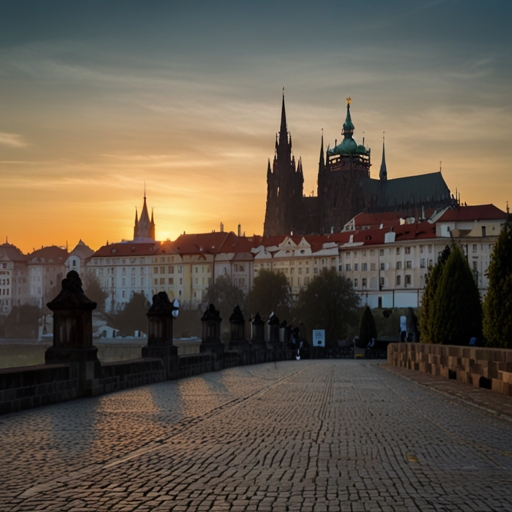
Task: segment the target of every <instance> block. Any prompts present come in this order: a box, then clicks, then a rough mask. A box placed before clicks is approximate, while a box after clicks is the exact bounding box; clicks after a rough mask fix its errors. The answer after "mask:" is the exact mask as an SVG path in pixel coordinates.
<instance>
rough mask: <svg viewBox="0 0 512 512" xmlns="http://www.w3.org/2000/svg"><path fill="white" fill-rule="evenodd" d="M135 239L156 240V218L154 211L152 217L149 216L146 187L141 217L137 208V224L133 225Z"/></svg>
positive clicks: (139, 240) (140, 240) (142, 240)
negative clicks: (138, 215)
mask: <svg viewBox="0 0 512 512" xmlns="http://www.w3.org/2000/svg"><path fill="white" fill-rule="evenodd" d="M133 241H134V242H151V241H152V242H154V241H155V220H154V217H153V212H151V219H150V218H149V213H148V206H147V204H146V190H145V187H144V203H143V205H142V212H141V214H140V217H137V210H135V225H134V227H133Z"/></svg>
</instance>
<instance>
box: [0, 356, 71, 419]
mask: <svg viewBox="0 0 512 512" xmlns="http://www.w3.org/2000/svg"><path fill="white" fill-rule="evenodd" d="M78 381H79V372H78V365H77V364H46V365H40V366H27V367H24V368H8V369H3V370H0V414H7V413H10V412H16V411H21V410H24V409H31V408H32V407H39V406H40V405H49V404H54V403H58V402H65V401H66V400H71V399H73V398H76V397H77V396H78V388H79V384H78Z"/></svg>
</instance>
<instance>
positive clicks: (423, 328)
mask: <svg viewBox="0 0 512 512" xmlns="http://www.w3.org/2000/svg"><path fill="white" fill-rule="evenodd" d="M450 252H451V249H450V246H449V245H447V246H446V247H445V248H444V250H443V252H441V254H440V255H439V258H438V260H437V263H436V264H435V265H434V266H433V267H431V268H430V269H429V272H428V276H427V283H426V285H425V291H424V292H423V298H422V301H421V319H420V333H421V336H420V340H421V342H422V343H434V341H433V339H432V334H431V323H432V309H433V302H434V296H435V294H436V291H437V287H438V286H439V281H440V280H441V276H442V274H443V267H444V264H445V263H446V260H448V257H449V256H450Z"/></svg>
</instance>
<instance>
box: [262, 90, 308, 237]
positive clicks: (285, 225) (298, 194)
mask: <svg viewBox="0 0 512 512" xmlns="http://www.w3.org/2000/svg"><path fill="white" fill-rule="evenodd" d="M303 186H304V175H303V172H302V161H301V160H300V159H299V162H298V165H297V166H296V164H295V157H294V156H293V155H292V137H291V135H290V134H289V133H288V129H287V124H286V108H285V103H284V89H283V100H282V105H281V125H280V127H279V133H278V134H277V136H276V146H275V154H274V159H273V162H272V165H271V163H270V159H269V161H268V166H267V207H266V212H265V223H264V227H263V234H264V235H266V236H274V235H286V234H290V233H292V232H293V231H294V229H295V227H296V226H295V225H296V224H297V222H298V220H299V219H300V217H301V216H300V209H301V201H302V192H303Z"/></svg>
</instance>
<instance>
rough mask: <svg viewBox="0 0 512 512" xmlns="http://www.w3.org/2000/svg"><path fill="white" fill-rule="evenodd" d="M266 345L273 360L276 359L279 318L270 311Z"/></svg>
mask: <svg viewBox="0 0 512 512" xmlns="http://www.w3.org/2000/svg"><path fill="white" fill-rule="evenodd" d="M268 329H269V332H268V346H269V348H270V349H271V350H272V352H273V360H274V361H277V359H278V352H279V318H278V317H277V316H276V315H275V314H274V313H272V314H271V315H270V318H269V319H268Z"/></svg>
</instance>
